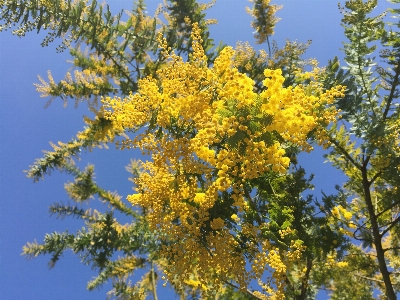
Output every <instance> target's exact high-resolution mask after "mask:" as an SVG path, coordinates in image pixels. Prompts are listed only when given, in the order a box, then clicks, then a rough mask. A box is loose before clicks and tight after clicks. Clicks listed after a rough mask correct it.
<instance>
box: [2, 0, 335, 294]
mask: <svg viewBox="0 0 400 300" xmlns="http://www.w3.org/2000/svg"><path fill="white" fill-rule="evenodd" d="M100 2H101V1H100ZM109 2H110V4H111V5H112V7H114V6H115V7H124V8H126V9H130V8H131V3H132V1H109ZM158 3H159V1H158V0H157V1H156V0H148V8H149V11H150V12H152V11H154V8H155V7H156V6H157V4H158ZM276 3H277V4H284V8H283V9H282V10H281V11H279V13H278V16H279V17H280V18H282V20H281V21H280V22H279V23H278V24H277V27H276V34H275V36H274V37H273V39H275V40H276V41H277V42H278V44H279V45H280V46H282V45H283V44H284V40H285V39H286V38H289V39H291V40H296V39H297V40H298V41H299V42H306V41H307V40H308V39H312V41H313V43H312V45H311V47H310V49H309V51H308V53H307V54H306V57H310V58H311V57H312V58H316V59H318V60H319V61H320V63H321V66H323V65H326V63H327V61H328V59H332V58H333V57H334V56H335V55H338V56H339V58H341V57H342V54H341V52H340V51H339V48H340V47H341V46H342V44H341V41H342V40H343V28H342V27H341V26H340V18H341V15H340V13H339V10H338V9H337V1H335V0H280V1H279V2H276ZM246 5H249V3H248V2H247V1H245V0H218V1H217V4H216V5H215V6H214V7H213V8H212V9H210V10H209V13H208V16H209V17H210V18H217V19H218V21H219V25H213V26H212V27H211V34H212V37H213V38H214V39H215V41H216V43H218V42H219V40H223V41H224V43H226V44H229V45H232V46H234V45H235V44H236V42H237V41H239V40H241V41H249V42H250V43H251V44H253V45H254V39H253V37H252V31H253V29H252V28H251V27H250V21H251V19H250V17H249V16H248V15H247V14H246V12H245V10H244V8H245V6H246ZM116 12H117V10H116ZM43 36H44V35H43V34H40V35H39V36H38V35H37V34H36V33H34V32H32V33H30V34H27V36H26V37H24V38H22V39H20V38H18V37H16V36H12V35H11V33H10V32H3V33H0V140H1V144H0V152H1V153H0V154H1V155H0V166H1V174H0V197H1V198H0V199H1V200H0V232H1V236H0V274H1V279H0V299H9V300H13V299H32V300H35V299H60V300H61V299H105V297H106V296H105V294H106V292H107V291H108V290H109V288H110V286H104V287H103V288H102V289H100V290H99V291H94V292H88V291H87V290H86V284H87V282H88V281H89V280H91V279H92V277H93V276H95V275H96V273H95V271H93V270H91V269H90V267H88V266H83V265H82V264H81V263H80V260H79V258H78V257H77V256H76V255H74V254H72V253H70V252H67V253H66V254H65V255H64V257H62V259H61V260H60V261H59V262H58V263H57V265H56V267H55V268H54V269H52V270H49V269H48V267H47V262H48V261H49V257H39V258H36V259H34V260H30V261H28V260H26V259H25V258H24V257H22V256H21V255H20V253H21V251H22V246H23V245H24V244H26V242H28V241H33V240H35V239H36V240H37V241H38V242H41V241H42V240H43V237H44V235H45V233H50V232H53V231H64V230H65V229H68V230H69V231H70V232H75V231H76V230H77V229H80V228H81V227H82V225H83V224H82V223H81V221H78V220H76V219H68V218H66V219H64V220H59V219H56V218H55V217H50V216H49V214H48V211H47V210H48V206H49V205H50V204H52V203H53V202H55V201H58V202H68V198H67V196H66V194H65V191H64V188H63V185H64V183H65V182H67V181H68V180H72V178H70V177H69V176H67V175H65V174H60V173H58V172H53V173H52V175H51V176H47V177H46V178H45V180H44V181H41V182H39V183H36V184H34V183H33V182H32V180H30V179H27V178H26V177H25V174H24V173H23V170H26V169H27V168H28V166H29V165H31V164H32V163H33V162H34V160H35V159H36V158H39V157H41V155H42V152H41V151H42V150H45V149H49V148H50V147H49V141H52V142H57V141H68V140H69V139H71V138H72V137H74V136H75V134H76V132H77V131H79V130H81V129H82V126H83V121H82V116H83V115H84V114H88V115H90V113H89V112H88V111H87V107H86V105H85V104H82V105H80V106H79V108H78V109H75V108H74V105H73V101H72V102H71V103H70V104H69V105H68V107H67V108H63V105H62V101H61V100H59V99H56V100H55V101H54V103H53V104H52V105H50V107H49V108H47V109H44V105H45V103H46V102H47V99H43V98H40V97H39V94H38V93H37V92H36V91H35V87H34V86H33V83H34V82H38V79H37V75H41V76H42V77H46V72H47V70H52V72H53V75H54V77H55V79H56V80H59V79H62V78H63V77H64V74H65V73H66V71H67V70H68V68H69V67H70V65H69V64H68V63H66V60H67V59H69V56H68V54H67V53H64V54H57V53H56V51H55V48H56V47H57V45H58V44H57V41H56V42H55V43H53V44H51V45H50V46H49V47H46V48H42V47H41V46H40V42H41V40H42V38H43ZM262 47H264V46H258V48H259V49H260V48H262ZM135 155H136V154H135V153H134V152H129V151H125V152H120V151H119V152H117V151H115V150H113V149H110V150H96V151H94V152H93V153H89V154H85V155H83V159H82V164H83V165H86V164H88V163H94V164H95V165H96V168H95V171H96V174H97V176H96V178H97V182H98V183H99V184H100V186H102V187H104V188H106V189H110V190H112V191H114V190H116V191H118V192H119V193H120V194H121V195H123V196H126V195H127V194H129V193H130V192H131V185H130V182H129V181H128V180H127V176H128V173H126V172H125V169H124V166H125V165H127V164H128V163H129V158H130V157H135ZM323 160H324V159H323V158H322V154H321V152H320V151H319V152H318V151H317V152H315V153H313V154H311V155H304V156H303V157H302V163H303V164H304V165H305V166H306V167H307V171H308V172H310V173H311V172H312V173H315V174H316V179H315V181H314V183H315V184H316V192H317V194H319V191H320V190H321V189H324V191H327V192H328V193H329V192H330V191H332V188H333V186H334V185H335V184H340V183H341V180H342V179H341V177H339V176H338V174H339V173H338V172H337V171H335V170H333V169H332V168H331V167H330V166H329V165H327V164H325V165H324V164H322V163H323ZM327 174H329V175H328V176H327ZM159 293H160V299H161V300H165V299H166V300H168V299H175V297H174V296H173V295H172V294H171V293H169V292H167V291H165V292H164V291H163V290H161V289H160V290H159ZM325 297H326V296H321V297H320V298H321V299H323V298H325Z"/></svg>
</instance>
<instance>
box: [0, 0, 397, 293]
mask: <svg viewBox="0 0 400 300" xmlns="http://www.w3.org/2000/svg"><path fill="white" fill-rule="evenodd" d="M1 4H2V12H1V19H2V21H3V22H4V25H3V26H4V27H3V28H5V27H7V26H9V25H10V24H13V23H17V24H19V28H18V29H16V30H15V31H14V32H15V33H16V34H18V35H24V34H25V33H26V32H27V31H30V30H33V29H37V30H38V31H39V30H41V29H46V30H49V34H48V36H47V37H46V38H45V40H44V42H43V44H44V45H47V44H48V43H49V42H51V41H53V39H55V38H56V37H61V38H62V44H61V46H60V47H59V48H58V49H59V50H60V51H63V50H65V49H70V53H71V55H72V56H73V58H74V61H73V62H74V67H75V69H76V71H75V72H74V78H73V77H72V75H71V74H70V73H67V75H66V78H65V80H62V81H60V82H59V83H55V82H54V80H53V79H52V76H51V74H49V76H48V77H49V78H48V81H45V80H43V79H41V84H39V85H38V90H39V91H40V92H41V93H42V95H43V96H45V97H47V96H50V97H51V99H53V98H55V97H61V98H62V99H64V101H67V99H68V98H69V97H71V98H74V99H75V101H76V103H78V102H79V101H81V100H87V101H88V103H89V106H90V108H91V109H92V110H93V111H94V113H95V118H94V119H93V120H90V119H86V120H85V121H86V123H87V128H85V129H84V130H83V131H82V132H80V133H78V134H77V138H76V139H74V140H71V141H69V142H67V143H61V142H60V143H59V144H58V145H54V146H53V148H54V149H53V151H48V152H46V154H45V156H44V158H42V159H38V160H37V161H36V162H35V164H34V165H33V166H32V167H31V168H30V170H29V172H28V176H29V177H32V178H33V179H34V180H36V181H37V180H39V179H40V178H41V177H43V175H45V174H47V173H49V171H50V170H51V169H59V170H61V171H66V172H68V173H70V174H71V175H73V176H74V178H75V181H74V182H73V183H70V184H68V185H67V186H66V189H67V192H68V194H69V196H70V198H71V199H72V200H74V201H75V202H76V204H75V205H61V204H57V203H56V204H54V205H52V206H51V207H50V211H51V212H52V213H55V214H57V215H60V216H65V215H73V216H76V217H78V218H82V219H84V220H85V228H84V229H83V230H81V231H78V232H77V233H75V234H71V233H68V232H67V231H66V232H64V233H61V234H60V233H52V234H49V235H47V236H46V237H45V240H44V242H43V243H42V244H36V243H28V245H27V246H26V247H25V248H24V253H25V254H26V255H28V256H37V255H40V254H51V255H52V258H51V264H52V265H54V264H55V262H56V261H57V260H58V259H59V257H60V255H61V254H62V253H63V252H64V251H65V250H67V249H72V250H73V251H74V252H77V253H79V254H80V255H81V257H82V260H83V262H85V263H89V264H92V266H93V267H95V268H97V269H99V276H98V277H97V278H96V279H95V280H93V281H91V282H89V284H88V288H89V289H93V288H95V287H96V286H98V285H100V284H101V283H103V282H105V281H106V280H108V279H111V278H112V279H114V281H113V287H114V289H113V291H112V292H111V294H110V296H113V295H114V296H116V297H118V298H128V299H137V298H145V297H146V296H147V295H149V294H152V295H153V297H154V298H155V299H156V298H157V292H156V282H157V280H158V278H159V277H162V278H163V280H164V281H166V282H169V283H171V285H172V286H173V287H174V289H175V291H176V292H177V294H179V295H180V296H181V297H182V298H186V297H189V296H192V297H197V296H201V297H205V298H211V297H213V298H218V297H219V298H221V299H230V298H237V299H239V298H260V299H264V298H267V299H283V298H284V297H287V298H293V299H307V298H310V297H312V296H313V295H314V294H315V293H316V290H317V289H318V288H319V287H321V286H322V285H325V286H327V287H330V288H332V289H333V294H332V296H333V298H335V297H336V298H337V299H343V298H346V297H347V298H348V299H352V298H353V299H354V297H356V298H357V297H359V296H360V295H361V296H362V297H372V289H371V288H370V286H371V284H370V280H373V281H374V282H376V283H378V284H377V288H380V289H381V290H382V291H384V293H385V294H386V295H387V297H388V298H389V299H395V298H396V295H395V292H396V291H397V290H398V282H397V281H396V279H395V278H396V273H395V272H396V268H398V261H397V259H396V257H397V255H396V254H397V252H396V250H397V249H398V241H397V234H396V233H398V232H397V231H396V230H398V216H397V215H396V214H397V211H398V201H397V200H396V197H398V192H397V186H398V178H399V176H398V175H399V174H398V169H396V167H397V166H398V164H399V163H398V157H399V155H398V154H399V153H398V151H399V150H398V147H399V137H398V132H399V131H398V109H397V108H396V106H395V99H396V97H397V93H398V91H397V86H398V71H397V70H398V63H397V61H398V37H397V36H396V33H393V31H389V30H388V29H386V28H385V27H384V23H383V21H382V20H380V19H379V18H378V17H376V18H368V17H367V14H368V13H369V12H371V11H372V10H373V9H374V8H375V7H376V5H377V1H368V2H366V3H364V2H362V1H359V0H353V1H347V2H346V7H347V9H349V10H350V12H347V11H345V12H344V13H345V17H344V19H343V23H344V24H345V28H346V29H345V30H346V31H345V32H346V35H347V37H348V38H349V40H350V43H349V44H348V45H346V46H345V53H346V61H347V62H348V63H349V66H350V69H349V70H348V71H347V73H345V72H344V71H342V70H339V68H338V61H337V59H335V60H333V61H332V62H330V63H329V64H328V67H327V68H326V69H318V68H315V62H313V61H309V62H307V61H304V60H303V59H302V58H301V56H302V54H303V53H304V51H305V50H306V48H307V46H308V44H305V45H302V44H297V43H295V42H289V41H288V42H287V43H286V45H285V46H284V47H283V48H281V49H279V48H278V47H277V44H276V43H273V44H272V49H271V45H270V42H269V37H270V36H271V34H273V29H274V26H275V24H276V22H277V19H276V17H275V12H276V11H277V10H278V9H279V8H280V7H278V6H276V5H271V4H270V1H268V0H264V1H262V0H255V1H254V6H253V8H251V9H248V11H249V12H250V13H251V14H252V15H253V17H254V22H253V27H254V28H255V29H256V39H257V42H259V43H262V42H267V44H268V54H267V53H266V52H265V51H260V52H259V53H257V52H256V51H254V49H252V48H251V46H250V45H249V44H248V43H242V44H238V46H237V47H236V49H233V48H231V47H225V46H222V45H221V46H220V47H217V48H213V47H214V44H213V41H212V39H210V37H209V33H208V25H209V24H211V23H215V21H213V20H211V21H210V20H209V21H207V20H206V19H205V15H204V13H203V10H204V9H206V8H207V7H209V6H210V5H212V4H209V5H205V4H199V3H197V2H196V1H189V0H185V1H184V0H182V1H169V2H167V3H166V5H165V6H164V7H160V8H159V9H158V11H157V13H156V16H155V17H154V18H151V17H149V16H147V15H146V14H145V5H144V2H143V1H139V2H138V3H136V5H135V6H134V8H133V9H132V12H131V13H130V14H129V15H128V16H127V19H126V21H122V19H123V15H122V14H118V15H117V16H112V14H111V12H110V10H109V9H108V7H107V6H98V5H97V3H96V1H92V2H91V3H88V2H86V1H74V2H71V1H51V2H49V1H39V2H37V1H15V0H14V1H2V2H1ZM394 12H396V11H394ZM161 14H164V21H162V20H161V19H162V17H161ZM366 29H368V30H366ZM375 40H380V41H382V43H383V45H384V46H386V47H387V50H386V51H384V52H383V53H382V57H383V58H386V59H387V62H388V64H389V65H394V66H395V67H394V69H395V70H394V71H393V70H390V69H389V70H386V69H384V68H383V67H382V68H378V69H377V73H376V74H378V75H379V76H381V78H383V79H384V81H383V83H382V84H380V85H378V84H374V80H375V79H374V78H375V77H373V76H376V75H374V73H373V72H371V70H368V68H369V67H371V64H372V60H370V59H368V58H367V57H366V56H367V55H368V54H370V53H371V52H372V51H373V50H374V49H373V48H368V47H367V43H368V42H371V41H375ZM81 45H88V46H89V47H90V48H91V50H90V52H83V51H81V48H80V46H81ZM307 63H308V64H309V65H311V66H312V67H314V68H313V70H312V71H311V72H306V71H305V65H307ZM345 87H346V88H345ZM380 89H382V90H384V89H387V90H388V91H390V92H389V95H388V96H383V98H379V97H382V96H380V95H379V94H378V92H379V90H380ZM99 99H101V101H100V102H99V101H98V100H99ZM335 99H336V100H335ZM379 99H381V100H379ZM337 109H340V110H341V116H342V119H343V120H344V126H347V125H348V124H352V127H350V128H351V129H346V127H341V129H337V128H338V126H336V125H335V123H336V119H337V117H338V110H337ZM332 124H333V125H332ZM352 134H353V135H355V137H356V140H354V141H357V142H358V143H360V141H362V142H361V145H360V147H359V149H358V150H357V149H356V148H355V143H354V142H353V140H352ZM312 141H316V142H319V143H320V144H324V145H326V146H330V147H332V152H331V153H330V154H329V155H328V158H329V159H330V160H332V161H333V162H334V164H335V165H336V166H338V168H339V169H340V170H342V171H343V172H344V173H345V174H346V175H348V176H349V178H350V180H349V182H348V184H346V185H345V187H344V190H343V191H341V192H340V194H339V195H337V196H325V197H323V199H322V201H320V202H321V203H317V205H315V200H314V199H315V198H314V197H313V196H305V195H304V192H305V191H306V190H307V189H309V188H310V187H311V182H310V180H311V178H310V179H307V178H305V171H304V169H303V168H301V167H300V166H298V164H297V161H296V155H297V154H298V153H299V152H300V151H310V150H311V149H312V145H311V144H310V143H311V142H312ZM110 143H114V144H115V145H116V146H117V148H118V149H120V150H124V151H128V150H129V149H130V148H139V149H141V150H142V152H143V153H144V154H149V155H151V161H150V162H146V163H144V162H139V161H132V163H131V165H130V166H129V168H128V169H129V170H130V172H131V173H132V181H133V183H134V188H135V193H134V194H133V195H129V196H128V197H127V202H126V201H123V200H122V197H120V196H118V195H116V194H115V193H111V192H108V191H105V190H103V189H102V188H100V187H99V186H98V185H97V184H96V183H95V182H94V180H93V175H94V167H93V166H89V167H88V168H87V169H85V170H83V171H82V170H80V169H79V168H78V167H77V166H76V165H75V164H74V157H76V156H78V155H79V153H80V151H81V150H82V149H85V150H90V149H92V148H93V147H97V146H102V145H104V144H110ZM384 159H386V160H385V164H384V165H382V162H383V160H384ZM387 159H388V160H387ZM388 166H390V168H389V167H388ZM390 170H391V171H390ZM396 172H397V173H396ZM371 193H372V194H373V197H375V200H374V201H375V202H374V203H373V202H372V199H373V197H371ZM93 195H96V196H97V197H98V198H99V199H101V200H103V201H106V202H108V203H109V204H110V205H111V207H112V208H113V210H112V211H106V212H104V213H100V212H97V211H94V212H92V211H85V210H83V209H82V208H81V207H80V203H81V202H83V201H87V200H88V199H89V198H90V197H92V196H93ZM356 195H357V196H356ZM368 195H369V196H368ZM354 197H357V198H355V200H353V202H348V201H347V199H349V198H354ZM378 198H379V199H378ZM351 203H352V204H351ZM371 205H372V206H371ZM370 206H371V207H372V211H371V210H370ZM357 209H358V210H357ZM115 211H117V212H120V213H122V214H125V215H127V216H129V217H131V220H132V221H131V223H129V224H126V225H122V224H120V223H119V222H118V221H117V219H115V218H114V215H115ZM321 212H324V213H325V214H321ZM343 226H346V227H345V229H343V228H341V227H343ZM359 233H361V234H362V235H361V236H360V235H359ZM353 234H354V238H356V239H357V238H358V239H363V241H364V242H365V246H369V247H370V250H368V249H367V250H365V251H364V249H360V248H357V243H355V244H354V245H351V246H348V242H349V241H350V240H348V239H346V235H350V236H351V237H352V235H353ZM115 253H119V254H122V255H123V257H122V258H120V259H118V260H113V259H112V256H113V255H114V254H115ZM343 255H344V256H343ZM374 255H376V257H377V260H375V259H374V258H373V257H374ZM177 262H179V263H177ZM376 262H377V263H376ZM157 267H158V268H159V269H161V270H163V271H164V275H163V276H162V275H161V276H160V275H159V272H158V270H157ZM249 267H250V268H249ZM326 267H329V270H327V268H326ZM139 268H144V269H147V270H148V273H147V274H146V275H145V276H144V277H143V278H142V280H140V281H139V282H137V283H135V284H133V285H132V284H130V282H129V276H130V275H131V274H132V273H133V272H134V271H135V270H136V269H139ZM388 268H389V269H388ZM342 273H345V274H346V276H343V275H342ZM265 276H267V278H268V279H267V280H262V278H265ZM373 276H377V277H376V278H372V277H373ZM380 276H381V278H380ZM251 279H257V280H258V281H259V284H260V289H255V288H254V287H250V286H249V282H250V280H251ZM345 279H346V280H345ZM361 279H362V280H361ZM331 280H333V283H332V281H331ZM349 283H353V284H354V286H356V287H357V289H350V290H347V289H346V287H347V286H348V284H349ZM379 283H384V284H383V285H382V284H379ZM232 288H233V289H232ZM352 293H353V294H352Z"/></svg>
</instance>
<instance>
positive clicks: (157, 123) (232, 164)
mask: <svg viewBox="0 0 400 300" xmlns="http://www.w3.org/2000/svg"><path fill="white" fill-rule="evenodd" d="M192 38H193V45H192V47H193V54H192V55H191V56H190V60H189V62H184V61H183V59H182V58H180V57H178V56H176V55H175V54H174V53H169V51H170V49H168V48H167V47H166V45H165V42H164V41H162V40H161V39H160V44H161V45H162V47H163V48H164V51H163V53H164V55H167V57H168V58H169V63H168V64H167V65H166V66H165V67H164V68H163V69H161V70H159V71H158V72H157V76H156V78H153V77H147V78H145V79H143V80H140V81H139V83H138V85H139V89H138V92H137V93H135V94H131V95H129V96H128V97H126V98H125V99H120V98H110V97H107V98H105V99H103V103H104V107H105V108H106V112H105V113H104V116H105V118H106V119H107V120H108V121H109V122H110V124H111V126H112V128H113V130H112V132H126V133H128V132H131V131H138V130H139V129H141V128H144V129H145V131H144V132H143V130H142V131H141V133H140V134H138V135H136V136H135V137H134V138H133V139H126V140H124V141H122V142H121V144H122V146H121V148H130V147H134V148H139V149H141V151H142V152H143V154H147V155H150V156H151V161H149V162H146V163H144V164H143V169H144V172H143V173H142V174H141V175H140V176H139V178H138V179H136V180H135V184H136V186H135V190H136V193H135V194H133V195H130V196H128V198H127V199H128V201H130V203H131V204H132V205H134V206H137V207H141V208H143V210H144V211H145V212H146V215H147V219H148V222H149V224H150V227H151V228H152V229H154V230H158V231H160V232H161V233H162V234H163V235H164V236H167V237H168V240H169V241H173V242H172V243H168V244H167V246H165V247H164V249H163V250H162V253H161V254H162V255H163V256H164V257H165V258H167V259H168V260H169V262H170V264H169V266H168V269H167V270H166V275H167V277H168V275H169V274H174V275H178V276H181V277H182V282H185V280H186V281H187V280H189V279H190V278H188V277H187V276H189V275H188V274H190V273H191V270H196V272H197V274H199V279H198V280H199V282H200V284H202V285H207V284H209V283H210V282H213V283H214V286H215V288H218V287H219V285H220V284H221V280H223V279H226V280H227V279H228V278H230V279H234V280H235V281H236V282H237V283H238V284H239V285H240V286H241V287H243V288H244V287H245V286H246V284H247V283H248V282H249V280H250V276H253V275H254V274H259V273H260V272H262V271H263V270H265V268H264V266H265V265H268V266H269V267H270V268H272V269H274V270H275V273H274V274H275V275H274V276H275V277H276V278H275V281H274V282H275V283H274V284H275V285H277V284H278V282H280V281H282V280H281V279H282V278H283V277H282V276H283V274H284V273H285V270H286V269H285V267H284V263H282V255H281V254H280V253H279V251H278V250H275V249H272V248H271V249H268V251H264V250H263V249H258V248H257V247H256V246H254V245H253V246H251V245H249V247H250V248H252V249H253V250H252V251H253V252H254V255H255V256H257V257H258V261H260V262H262V263H261V264H259V265H257V264H255V265H254V266H255V269H254V270H252V271H247V270H246V258H245V255H244V253H243V252H242V251H241V250H240V249H241V246H242V245H239V244H238V241H237V237H236V236H235V235H236V233H234V232H232V231H231V230H230V229H229V226H228V225H229V224H230V223H231V222H232V220H233V221H234V222H236V223H237V224H239V223H240V220H241V218H240V217H239V216H241V212H243V211H247V210H249V207H250V205H249V204H248V201H249V199H248V197H246V196H245V191H244V184H245V182H246V181H247V180H249V179H252V178H257V177H260V176H262V175H263V174H265V173H266V172H280V173H284V172H286V170H287V167H288V165H289V158H288V157H286V156H285V150H284V148H283V145H282V144H281V143H280V142H278V140H280V139H282V138H283V139H284V140H286V141H288V142H290V143H292V144H294V145H298V146H300V147H303V148H304V149H306V150H309V149H311V146H309V144H308V143H307V135H308V134H309V133H310V131H313V130H316V129H318V128H319V127H321V125H325V122H326V121H327V119H329V118H333V117H334V115H335V112H332V111H329V112H326V110H325V106H326V104H327V103H330V102H331V101H332V100H333V97H335V95H337V94H338V93H339V94H340V91H341V90H340V88H334V89H332V90H330V91H323V90H322V88H320V87H319V86H318V85H317V84H315V85H313V86H312V87H311V88H308V87H303V86H297V87H295V88H283V87H282V83H283V81H284V78H283V76H282V74H281V72H280V71H279V70H265V73H264V74H265V76H266V79H265V80H264V86H265V91H264V92H262V93H261V94H257V93H255V92H254V91H253V90H254V81H253V80H252V79H251V78H249V77H248V76H246V75H245V74H242V73H240V72H239V71H238V70H237V69H236V68H235V67H234V62H233V57H234V55H235V51H234V50H233V49H232V48H231V47H226V48H225V49H223V50H222V51H221V53H220V55H219V57H218V58H217V59H216V60H215V62H214V65H213V66H212V67H211V68H209V67H207V58H206V56H205V55H204V51H203V49H202V47H201V44H200V42H201V40H200V31H199V28H198V26H197V24H193V32H192ZM223 194H224V195H229V196H228V197H229V199H230V200H232V202H231V203H230V202H229V201H230V200H229V201H228V200H226V198H222V195H223ZM217 205H219V206H220V207H225V208H230V209H232V210H233V211H235V212H236V213H237V214H234V215H232V214H231V215H232V217H231V215H229V217H228V216H225V217H224V214H223V213H222V212H221V215H217V216H216V215H215V214H212V213H211V211H212V210H213V209H214V210H215V208H216V207H217ZM241 226H242V232H244V234H248V235H249V236H253V237H256V236H257V234H259V230H258V229H257V227H252V226H253V225H251V226H249V225H248V224H247V226H246V224H243V225H241ZM282 234H287V233H286V232H285V233H283V232H282ZM266 245H267V244H266ZM292 248H293V251H291V252H289V253H287V254H286V257H287V259H297V257H298V255H299V253H300V252H301V250H299V248H298V247H297V248H296V247H292ZM285 263H286V261H285ZM210 266H212V272H213V274H218V276H211V275H210ZM261 266H262V267H261ZM232 276H234V278H232ZM210 280H211V281H210ZM271 286H273V284H272V285H271ZM280 288H282V286H280ZM211 292H212V291H210V293H211Z"/></svg>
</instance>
